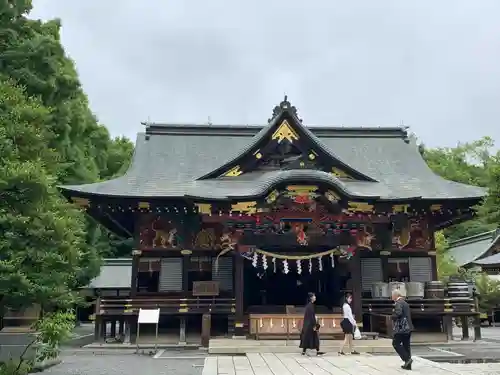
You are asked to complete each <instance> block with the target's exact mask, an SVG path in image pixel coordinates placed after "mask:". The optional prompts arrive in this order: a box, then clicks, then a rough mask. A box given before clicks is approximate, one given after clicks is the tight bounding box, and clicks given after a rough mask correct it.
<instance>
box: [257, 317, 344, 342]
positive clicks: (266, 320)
mask: <svg viewBox="0 0 500 375" xmlns="http://www.w3.org/2000/svg"><path fill="white" fill-rule="evenodd" d="M316 318H317V320H318V323H319V325H320V332H321V336H322V337H328V336H334V337H335V336H338V337H340V336H342V328H341V327H340V322H341V321H342V315H341V314H317V315H316ZM303 320H304V314H250V316H249V321H250V334H251V335H252V336H254V337H255V338H256V339H257V340H258V339H260V338H280V339H294V338H298V337H299V336H300V332H301V330H302V325H303Z"/></svg>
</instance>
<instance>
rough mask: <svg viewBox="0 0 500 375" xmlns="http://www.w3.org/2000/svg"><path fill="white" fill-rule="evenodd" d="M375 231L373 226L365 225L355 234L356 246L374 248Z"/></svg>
mask: <svg viewBox="0 0 500 375" xmlns="http://www.w3.org/2000/svg"><path fill="white" fill-rule="evenodd" d="M374 239H375V233H374V231H373V228H372V227H363V228H362V229H361V230H359V231H358V232H357V233H356V235H355V236H354V241H355V244H356V247H358V248H362V249H368V250H372V245H373V241H374Z"/></svg>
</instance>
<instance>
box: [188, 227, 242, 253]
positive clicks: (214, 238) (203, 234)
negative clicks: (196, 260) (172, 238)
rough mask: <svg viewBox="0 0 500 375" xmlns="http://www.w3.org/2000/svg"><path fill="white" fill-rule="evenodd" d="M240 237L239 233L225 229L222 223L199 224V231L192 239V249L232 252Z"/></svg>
mask: <svg viewBox="0 0 500 375" xmlns="http://www.w3.org/2000/svg"><path fill="white" fill-rule="evenodd" d="M240 237H241V231H240V230H238V229H234V228H231V229H230V228H227V227H226V226H225V225H224V224H222V223H205V222H203V223H202V224H201V228H200V230H199V231H198V232H197V233H196V235H195V236H194V238H193V248H194V249H197V250H203V249H205V250H222V251H231V250H234V249H235V248H236V246H237V244H238V240H239V238H240Z"/></svg>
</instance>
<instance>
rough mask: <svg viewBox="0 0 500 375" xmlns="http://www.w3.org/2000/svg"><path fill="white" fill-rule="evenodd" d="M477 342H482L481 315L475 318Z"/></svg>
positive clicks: (475, 339) (475, 338) (475, 337)
mask: <svg viewBox="0 0 500 375" xmlns="http://www.w3.org/2000/svg"><path fill="white" fill-rule="evenodd" d="M477 340H482V335H481V317H480V316H479V315H476V316H474V341H477Z"/></svg>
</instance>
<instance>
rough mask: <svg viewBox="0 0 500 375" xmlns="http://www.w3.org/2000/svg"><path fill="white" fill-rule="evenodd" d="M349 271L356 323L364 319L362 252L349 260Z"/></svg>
mask: <svg viewBox="0 0 500 375" xmlns="http://www.w3.org/2000/svg"><path fill="white" fill-rule="evenodd" d="M349 270H350V272H351V285H352V301H353V313H354V317H355V318H356V321H358V322H361V321H362V319H363V310H362V304H363V302H362V300H361V298H362V286H361V257H360V252H359V251H356V253H355V254H354V256H353V257H352V258H351V259H349Z"/></svg>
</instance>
